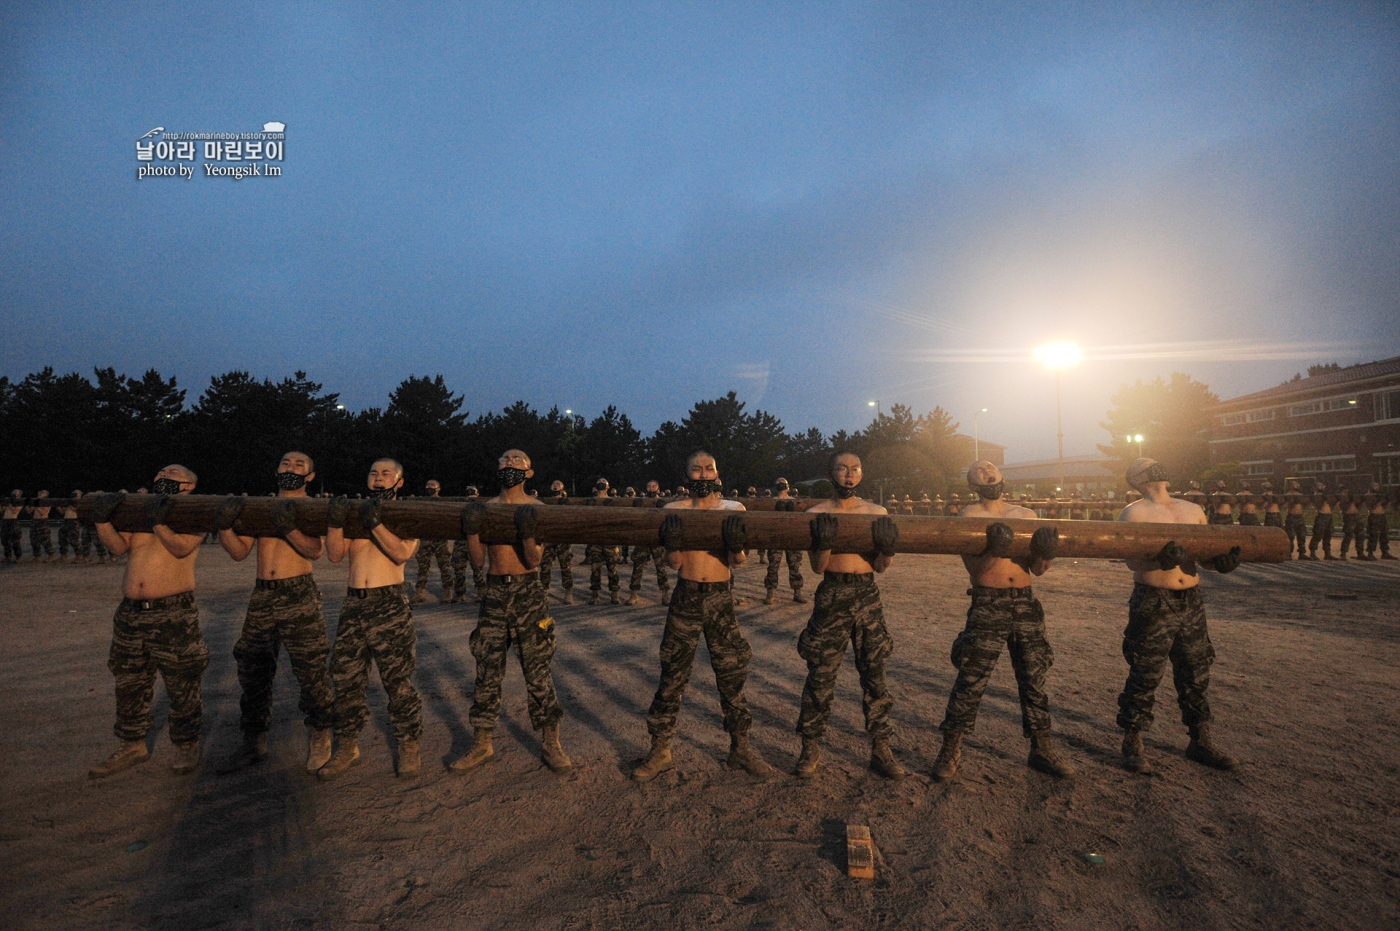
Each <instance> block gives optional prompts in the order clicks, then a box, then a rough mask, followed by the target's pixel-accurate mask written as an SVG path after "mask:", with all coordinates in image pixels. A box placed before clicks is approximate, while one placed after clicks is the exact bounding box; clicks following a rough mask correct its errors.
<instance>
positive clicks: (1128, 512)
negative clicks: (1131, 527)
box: [1118, 498, 1152, 524]
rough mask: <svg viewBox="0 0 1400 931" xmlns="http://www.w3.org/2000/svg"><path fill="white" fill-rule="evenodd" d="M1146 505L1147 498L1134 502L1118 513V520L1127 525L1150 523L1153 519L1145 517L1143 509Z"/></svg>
mask: <svg viewBox="0 0 1400 931" xmlns="http://www.w3.org/2000/svg"><path fill="white" fill-rule="evenodd" d="M1144 503H1147V499H1146V498H1143V499H1140V500H1138V501H1134V502H1132V503H1131V504H1129V505H1127V506H1126V507H1124V508H1123V510H1121V511H1119V512H1118V519H1119V520H1120V521H1122V522H1123V523H1125V524H1141V523H1146V522H1149V521H1150V520H1151V519H1152V518H1150V517H1146V516H1144V514H1143V507H1142V505H1143V504H1144Z"/></svg>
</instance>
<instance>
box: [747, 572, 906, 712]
mask: <svg viewBox="0 0 1400 931" xmlns="http://www.w3.org/2000/svg"><path fill="white" fill-rule="evenodd" d="M774 552H777V551H774ZM770 558H772V557H770ZM848 643H849V644H850V645H851V646H852V647H853V648H854V650H855V658H856V671H857V672H859V673H860V690H861V708H862V709H863V710H864V711H865V730H866V732H867V733H868V734H869V735H870V736H871V737H878V738H889V737H890V736H892V735H893V734H894V728H893V727H892V726H891V725H890V709H891V708H893V707H894V698H893V697H891V695H890V691H889V689H888V688H886V686H885V660H886V659H888V658H889V656H890V654H891V653H893V652H894V641H893V640H892V639H890V633H889V631H888V630H886V629H885V613H884V609H883V608H882V607H881V605H880V589H879V588H878V587H876V585H875V578H874V575H873V574H866V575H846V574H841V573H835V572H828V573H827V574H826V577H825V578H824V579H823V580H822V582H821V584H820V585H818V586H817V594H816V598H815V600H814V602H813V604H812V619H811V620H810V621H808V622H807V629H806V630H804V631H802V634H801V636H799V637H798V638H797V653H798V655H799V656H801V657H802V658H803V659H805V660H806V661H807V682H806V684H805V685H803V686H802V711H801V713H800V714H799V715H798V717H797V733H799V734H801V735H802V736H803V737H817V738H820V737H821V736H822V734H823V733H825V732H826V721H827V718H828V717H829V716H830V714H831V701H832V697H833V696H834V695H835V692H836V673H837V671H838V670H839V669H840V668H841V660H842V659H843V658H844V657H845V655H846V644H848Z"/></svg>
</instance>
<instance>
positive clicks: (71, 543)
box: [58, 517, 78, 556]
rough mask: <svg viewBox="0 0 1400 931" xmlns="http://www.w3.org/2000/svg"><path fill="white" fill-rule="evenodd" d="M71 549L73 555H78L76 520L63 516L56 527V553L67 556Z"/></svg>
mask: <svg viewBox="0 0 1400 931" xmlns="http://www.w3.org/2000/svg"><path fill="white" fill-rule="evenodd" d="M69 550H72V551H73V555H74V556H77V555H78V522H77V520H75V519H74V518H71V517H65V518H64V519H63V523H62V524H60V525H59V529H58V555H60V556H67V555H68V551H69Z"/></svg>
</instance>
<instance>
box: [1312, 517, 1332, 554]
mask: <svg viewBox="0 0 1400 931" xmlns="http://www.w3.org/2000/svg"><path fill="white" fill-rule="evenodd" d="M1319 544H1321V545H1322V553H1323V555H1324V556H1331V555H1332V515H1331V514H1319V515H1317V516H1316V517H1314V518H1313V526H1312V539H1311V540H1309V541H1308V552H1309V553H1312V554H1316V553H1317V547H1318V545H1319Z"/></svg>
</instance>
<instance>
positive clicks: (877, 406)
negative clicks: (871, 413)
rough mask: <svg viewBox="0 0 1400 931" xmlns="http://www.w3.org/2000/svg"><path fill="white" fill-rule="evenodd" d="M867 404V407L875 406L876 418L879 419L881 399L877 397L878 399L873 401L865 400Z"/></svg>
mask: <svg viewBox="0 0 1400 931" xmlns="http://www.w3.org/2000/svg"><path fill="white" fill-rule="evenodd" d="M865 406H866V407H873V408H875V419H877V420H878V419H879V418H880V399H879V398H876V399H875V400H873V401H866V402H865Z"/></svg>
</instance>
